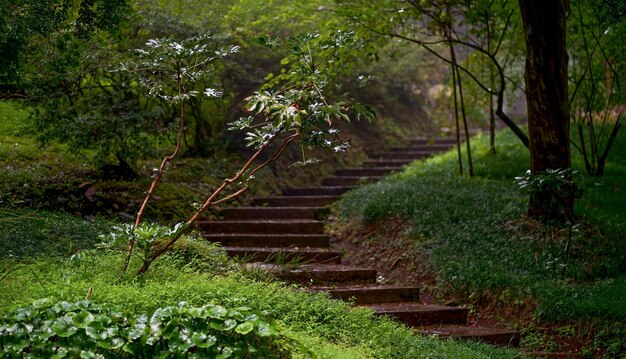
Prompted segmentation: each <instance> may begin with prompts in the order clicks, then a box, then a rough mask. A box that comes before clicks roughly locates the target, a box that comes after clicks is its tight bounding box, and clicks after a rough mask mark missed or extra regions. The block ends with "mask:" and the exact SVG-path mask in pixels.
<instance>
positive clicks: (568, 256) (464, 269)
mask: <svg viewBox="0 0 626 359" xmlns="http://www.w3.org/2000/svg"><path fill="white" fill-rule="evenodd" d="M496 143H497V155H496V156H492V155H490V154H489V153H488V141H487V138H486V137H481V136H479V137H478V138H476V139H474V141H473V142H472V152H473V154H474V163H475V174H476V177H475V178H468V177H464V176H459V175H457V174H456V171H458V170H457V168H458V165H457V162H456V153H455V152H449V153H446V154H444V155H442V156H437V157H435V158H432V159H429V160H427V161H423V162H419V163H415V164H413V165H411V166H409V167H408V168H407V169H406V170H405V171H404V172H402V173H399V174H396V175H392V176H389V177H387V178H386V179H385V180H383V181H381V182H379V183H376V184H372V185H369V186H365V187H362V188H359V189H357V190H355V191H352V192H350V193H348V194H347V195H345V196H344V197H343V199H342V200H341V202H339V204H338V205H337V207H336V209H337V211H338V212H339V217H340V218H344V220H345V222H344V224H343V226H345V227H349V231H355V230H358V228H361V227H363V226H366V225H368V224H371V223H382V222H384V221H387V220H390V219H398V218H399V219H403V220H405V221H406V222H407V223H408V224H407V226H408V227H407V228H406V229H400V230H399V231H398V232H399V233H407V234H406V235H404V236H403V237H402V240H403V243H405V245H406V247H407V248H408V249H409V250H411V253H412V254H413V255H414V256H417V257H419V258H422V259H423V260H424V261H426V266H427V268H428V271H429V272H430V273H433V274H434V275H435V276H436V277H437V281H438V292H439V293H440V294H442V295H448V296H450V295H452V296H456V297H457V298H465V302H467V301H471V302H480V301H481V300H483V301H484V300H486V301H487V302H491V303H495V304H499V305H504V306H509V307H515V306H516V304H519V303H532V302H534V301H536V303H537V307H536V312H535V316H536V318H537V319H538V320H543V321H544V322H552V323H555V322H558V321H566V320H575V321H579V322H580V323H582V322H583V321H584V320H587V319H590V318H594V319H598V320H601V321H604V323H605V324H606V323H608V322H609V321H618V322H622V323H623V322H626V315H625V314H626V287H625V286H624V281H625V280H626V279H625V278H626V276H625V275H624V273H625V272H626V264H625V263H626V260H625V258H626V243H625V241H626V239H625V238H624V233H626V227H625V226H626V206H624V203H626V189H625V188H624V182H623V178H626V166H625V165H624V164H625V163H626V161H625V160H624V159H625V158H626V135H625V134H624V133H623V131H622V133H621V134H620V136H619V138H618V140H617V141H616V143H615V145H614V148H613V152H612V153H611V155H610V156H609V161H610V162H609V163H608V166H607V171H606V175H605V176H603V177H597V178H588V179H587V182H588V188H587V191H586V193H585V196H584V197H583V199H582V200H580V201H578V203H577V205H576V211H577V213H578V214H579V215H580V216H581V218H580V220H579V222H580V223H581V224H580V226H579V227H575V228H571V227H569V228H568V227H567V226H566V227H564V228H557V227H552V226H546V225H543V224H541V223H538V222H535V221H531V220H528V219H527V218H526V216H525V212H526V206H527V201H528V199H527V195H526V194H524V193H522V192H520V191H519V189H518V188H516V185H515V184H514V177H515V176H519V175H522V174H523V173H524V172H525V171H526V170H527V169H528V166H529V156H528V152H527V150H526V149H524V148H523V147H522V145H521V144H519V143H518V141H517V140H516V139H515V137H514V136H513V135H512V134H511V133H510V132H509V131H504V132H503V133H501V134H499V135H498V137H497V139H496ZM573 165H574V167H575V168H576V169H578V170H579V171H580V172H581V173H583V172H584V167H582V161H581V159H580V157H579V155H578V154H576V153H574V154H573ZM355 227H356V229H355ZM392 238H393V237H392ZM383 240H384V239H383ZM394 240H397V238H394ZM568 242H569V245H568ZM379 245H380V244H379ZM389 245H392V244H391V243H389ZM566 248H567V250H566ZM469 298H471V299H469ZM461 301H463V300H462V299H461Z"/></svg>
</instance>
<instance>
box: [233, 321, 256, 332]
mask: <svg viewBox="0 0 626 359" xmlns="http://www.w3.org/2000/svg"><path fill="white" fill-rule="evenodd" d="M252 329H254V325H253V324H252V323H251V322H243V323H241V324H239V325H238V326H237V327H235V332H237V333H239V334H248V333H250V332H251V331H252Z"/></svg>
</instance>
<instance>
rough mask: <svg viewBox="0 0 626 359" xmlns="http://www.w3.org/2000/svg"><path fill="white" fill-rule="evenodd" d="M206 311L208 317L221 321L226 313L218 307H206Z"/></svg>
mask: <svg viewBox="0 0 626 359" xmlns="http://www.w3.org/2000/svg"><path fill="white" fill-rule="evenodd" d="M206 309H207V314H208V316H209V317H211V318H215V319H222V318H224V316H225V315H226V313H228V311H227V310H226V309H224V308H223V307H220V306H219V305H212V306H208V307H207V308H206Z"/></svg>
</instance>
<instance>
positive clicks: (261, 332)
mask: <svg viewBox="0 0 626 359" xmlns="http://www.w3.org/2000/svg"><path fill="white" fill-rule="evenodd" d="M256 332H257V335H258V336H260V337H269V336H271V335H274V334H276V328H274V327H273V326H272V325H271V324H268V323H259V325H258V327H257V329H256Z"/></svg>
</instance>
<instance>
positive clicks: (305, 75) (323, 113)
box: [230, 31, 375, 162]
mask: <svg viewBox="0 0 626 359" xmlns="http://www.w3.org/2000/svg"><path fill="white" fill-rule="evenodd" d="M354 36H355V34H354V32H353V31H336V32H334V33H332V34H330V35H327V36H322V35H320V34H319V33H309V34H305V35H299V36H294V37H291V38H289V39H288V40H286V41H285V42H281V41H279V40H277V39H273V38H268V37H260V38H258V40H257V41H258V43H259V44H261V45H263V46H265V47H267V48H269V49H270V50H272V51H274V52H276V53H277V54H279V55H280V56H282V57H283V61H282V63H283V65H284V66H285V67H284V68H283V70H282V71H281V73H280V74H279V75H276V76H270V78H269V81H268V82H267V83H266V85H265V86H264V87H263V88H262V89H261V90H260V91H257V92H255V93H254V94H253V95H252V96H250V97H248V98H247V99H246V100H245V102H246V106H245V109H246V110H247V111H248V112H250V113H251V115H250V116H246V117H242V118H240V119H239V120H237V121H234V122H232V123H231V124H230V129H231V130H244V131H247V133H246V136H247V137H246V140H247V141H248V145H249V146H252V147H255V148H260V147H261V146H264V145H265V144H267V143H268V141H270V140H271V139H272V138H275V137H276V136H277V135H279V134H281V133H290V134H297V135H298V136H300V137H301V141H302V145H303V146H312V147H321V148H329V149H332V150H334V151H336V152H340V151H345V150H346V149H347V148H348V143H347V142H346V141H344V140H342V139H341V138H339V136H338V133H339V131H338V130H337V129H335V128H332V124H333V121H336V120H340V121H348V122H349V121H350V120H351V119H352V118H356V119H358V120H360V119H361V118H364V119H367V120H372V119H374V117H375V114H374V112H373V110H372V109H371V108H369V107H368V106H365V105H361V104H357V103H355V102H354V101H351V100H346V101H332V100H331V99H330V98H329V97H328V96H327V95H326V87H327V85H328V84H329V77H330V76H331V73H332V69H333V64H334V63H335V61H337V58H338V56H339V51H340V49H342V48H346V47H349V46H350V45H351V44H353V43H354ZM275 89H278V90H275ZM303 162H306V159H303Z"/></svg>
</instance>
